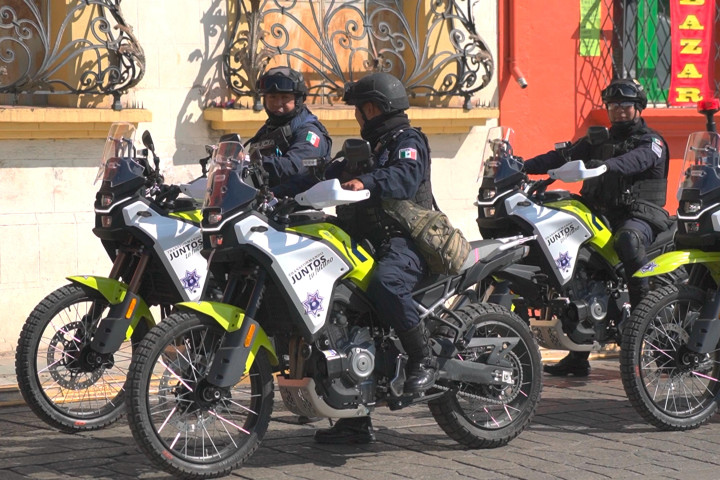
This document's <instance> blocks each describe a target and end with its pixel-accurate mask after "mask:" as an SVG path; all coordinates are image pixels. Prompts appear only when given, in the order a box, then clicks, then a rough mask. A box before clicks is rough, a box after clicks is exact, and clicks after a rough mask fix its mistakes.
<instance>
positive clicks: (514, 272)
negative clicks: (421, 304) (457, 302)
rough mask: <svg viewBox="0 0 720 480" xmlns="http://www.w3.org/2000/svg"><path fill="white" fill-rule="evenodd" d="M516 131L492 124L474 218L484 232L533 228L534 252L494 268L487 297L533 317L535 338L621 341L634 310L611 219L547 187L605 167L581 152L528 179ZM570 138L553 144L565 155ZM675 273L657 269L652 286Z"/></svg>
mask: <svg viewBox="0 0 720 480" xmlns="http://www.w3.org/2000/svg"><path fill="white" fill-rule="evenodd" d="M607 135H608V131H607V129H606V128H604V127H599V128H598V127H591V128H590V129H589V130H588V138H589V140H590V141H591V142H603V141H604V140H605V139H606V138H607ZM513 136H514V132H513V130H512V129H510V128H507V127H493V128H492V129H490V131H489V133H488V140H487V143H486V145H485V149H484V153H483V160H482V164H481V169H480V175H481V176H482V182H481V185H480V188H479V192H478V199H477V202H476V205H477V207H478V218H477V224H478V227H479V229H480V233H481V235H482V237H483V238H498V237H504V236H509V235H534V236H535V237H536V240H535V241H533V242H531V243H530V244H529V247H530V253H529V254H528V256H527V257H525V258H524V259H523V260H522V261H520V262H518V263H517V264H513V265H510V266H508V267H505V268H504V269H503V270H502V271H500V272H497V273H496V274H495V275H494V278H495V279H496V280H497V281H496V282H495V284H494V285H493V286H492V287H493V288H494V289H495V290H494V292H492V296H491V297H489V300H490V301H493V302H496V303H500V304H503V305H505V306H507V307H511V306H512V307H514V309H515V311H516V312H518V313H519V314H520V316H521V317H523V318H524V319H525V320H526V321H528V322H529V323H530V326H531V328H532V331H533V333H534V334H535V336H536V338H537V339H538V343H539V344H540V345H541V346H542V347H545V348H549V349H554V350H570V351H577V352H581V351H583V352H588V351H598V350H600V349H601V348H602V347H604V346H605V345H610V344H614V343H617V339H618V337H619V335H620V333H621V332H620V328H621V327H620V325H621V324H623V323H624V322H625V321H626V320H627V318H629V316H630V305H629V296H628V291H627V284H626V282H625V280H624V278H625V277H624V275H623V274H624V271H623V270H624V269H623V265H622V262H621V261H620V259H619V258H618V255H617V252H616V251H615V248H614V247H613V242H612V240H611V238H612V230H611V229H610V227H609V223H608V222H607V220H606V219H604V218H603V216H602V215H600V214H599V213H597V212H594V211H592V210H591V209H590V208H589V207H588V206H587V205H586V203H585V202H584V201H583V199H582V197H580V196H579V195H576V194H573V193H570V192H569V191H567V190H547V188H548V186H550V185H551V184H552V183H553V182H555V181H556V180H562V181H564V182H568V183H572V182H579V181H582V180H586V179H588V178H594V177H597V176H599V175H602V174H603V173H604V172H605V170H606V167H605V166H604V165H602V166H600V167H597V168H585V166H584V164H583V162H582V161H580V160H575V161H568V162H566V163H565V164H564V165H563V166H561V167H560V168H557V169H555V170H550V171H549V172H548V176H547V177H545V178H541V179H539V180H531V179H530V178H529V177H528V176H527V175H526V174H525V173H524V164H523V160H522V159H521V158H520V157H517V156H515V155H514V154H513V146H512V143H513V141H514V138H513ZM569 147H570V143H569V142H563V143H560V144H557V145H556V149H557V150H558V151H559V152H560V153H561V154H563V155H565V157H566V158H567V155H566V153H567V149H568V148H569ZM673 235H674V229H673V230H670V231H667V232H663V233H660V234H659V235H658V236H657V238H656V239H655V241H654V242H653V243H652V245H651V246H650V247H649V248H648V249H647V251H648V256H649V258H654V257H656V256H658V255H659V254H661V253H663V252H666V251H669V250H671V249H672V247H673V243H672V239H673ZM676 281H677V279H676V278H674V277H673V276H672V275H663V276H659V277H655V278H654V280H653V284H652V285H651V288H658V286H659V285H670V284H673V283H675V282H676Z"/></svg>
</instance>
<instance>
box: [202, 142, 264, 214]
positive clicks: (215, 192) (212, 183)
mask: <svg viewBox="0 0 720 480" xmlns="http://www.w3.org/2000/svg"><path fill="white" fill-rule="evenodd" d="M244 165H245V150H244V148H243V145H242V143H239V142H220V143H219V144H218V146H217V148H216V149H215V152H214V153H213V158H212V163H211V164H210V170H209V171H208V181H207V182H208V183H207V191H206V193H205V201H204V203H203V207H205V208H214V209H220V213H225V212H229V211H231V210H234V209H236V208H238V207H242V206H244V205H246V204H248V203H250V202H252V201H253V200H255V198H256V197H257V193H258V191H257V189H256V188H254V187H252V186H250V185H248V184H247V183H246V182H245V181H244V180H243V175H244V173H245V172H244V171H243V170H244V169H243V166H244Z"/></svg>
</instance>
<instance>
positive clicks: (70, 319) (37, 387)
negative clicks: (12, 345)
mask: <svg viewBox="0 0 720 480" xmlns="http://www.w3.org/2000/svg"><path fill="white" fill-rule="evenodd" d="M108 307H109V305H108V302H107V300H105V298H104V297H103V296H102V295H101V294H100V293H99V292H95V291H89V290H85V289H83V288H82V287H80V286H78V285H75V284H70V285H66V286H64V287H61V288H59V289H57V290H55V291H54V292H52V293H51V294H49V295H48V296H47V297H45V298H44V299H43V300H42V301H41V302H40V303H39V304H38V305H37V306H36V307H35V309H34V310H33V311H32V313H30V316H29V317H28V319H27V320H26V322H25V325H24V326H23V329H22V332H21V333H20V339H19V341H18V346H17V352H16V354H15V372H16V375H17V381H18V386H19V388H20V392H21V393H22V396H23V398H24V399H25V401H26V402H27V404H28V405H29V406H30V408H31V409H32V411H33V412H34V413H35V414H36V415H37V416H38V417H40V419H42V420H43V421H44V422H45V423H47V424H48V425H51V426H53V427H55V428H58V429H60V430H62V431H65V432H70V433H71V432H75V431H85V430H96V429H99V428H103V427H106V426H108V425H110V424H112V423H114V422H115V421H117V420H118V419H119V418H120V417H121V416H122V415H123V414H124V413H125V390H124V385H125V377H126V375H127V370H128V368H129V366H130V359H131V357H132V346H131V343H130V342H124V343H123V344H122V346H121V347H120V349H119V350H118V351H117V352H115V353H114V354H112V355H110V356H108V357H105V358H100V357H98V356H96V355H94V354H93V352H92V350H90V348H89V344H90V340H91V338H92V335H93V332H94V331H95V329H96V328H97V324H98V322H99V321H100V320H101V319H102V318H103V317H104V316H105V315H107V312H108Z"/></svg>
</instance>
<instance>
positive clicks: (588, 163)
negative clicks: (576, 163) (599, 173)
mask: <svg viewBox="0 0 720 480" xmlns="http://www.w3.org/2000/svg"><path fill="white" fill-rule="evenodd" d="M602 165H605V162H603V161H602V160H596V159H593V160H585V168H598V167H600V166H602Z"/></svg>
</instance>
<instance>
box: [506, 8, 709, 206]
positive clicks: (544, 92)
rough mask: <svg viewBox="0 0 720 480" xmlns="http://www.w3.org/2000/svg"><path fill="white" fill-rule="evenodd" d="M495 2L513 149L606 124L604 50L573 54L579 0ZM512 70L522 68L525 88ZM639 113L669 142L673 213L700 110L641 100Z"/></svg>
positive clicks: (529, 149)
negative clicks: (646, 105)
mask: <svg viewBox="0 0 720 480" xmlns="http://www.w3.org/2000/svg"><path fill="white" fill-rule="evenodd" d="M499 2H500V3H499V12H498V13H499V16H498V34H499V49H498V52H499V53H498V57H499V58H498V60H499V61H498V82H499V99H500V124H501V125H504V126H509V127H512V128H513V129H514V130H515V146H514V147H515V148H514V150H515V153H516V154H517V155H520V156H522V157H525V158H529V157H532V156H534V155H537V154H540V153H544V152H547V151H548V150H551V149H552V148H553V144H554V143H555V142H560V141H566V140H574V139H577V138H579V137H580V136H582V135H584V133H585V131H586V129H587V127H588V126H589V125H598V124H605V125H608V121H607V114H606V112H605V110H604V109H603V106H602V102H601V99H600V89H601V88H602V87H604V86H605V85H606V84H607V83H608V82H609V81H610V80H611V79H612V76H611V75H612V73H611V66H610V63H609V60H608V59H607V52H603V53H601V56H599V57H580V56H579V55H578V50H579V48H578V43H579V19H580V11H579V4H580V2H578V1H575V2H568V1H567V0H543V1H542V2H522V7H521V8H519V4H520V3H521V2H519V1H516V0H499ZM601 3H602V4H603V8H604V4H605V2H601ZM513 4H515V5H513ZM513 6H514V9H513ZM606 16H607V15H606V14H602V15H601V17H606ZM602 29H603V31H604V32H605V34H606V35H609V33H610V32H612V27H611V26H610V25H608V24H606V25H603V26H602ZM513 72H515V74H522V76H523V77H524V78H525V80H526V81H527V87H526V88H521V87H520V85H519V84H518V82H517V81H516V76H517V75H513ZM643 117H644V118H645V119H646V121H647V122H648V125H649V126H650V127H652V128H654V129H656V130H658V131H659V132H660V133H661V134H662V135H663V137H664V138H665V140H666V141H667V143H668V146H669V147H670V156H671V161H670V173H669V178H668V202H667V205H666V208H667V210H668V211H669V212H670V213H671V214H675V212H676V210H677V200H676V199H675V196H676V189H677V186H678V176H679V171H680V167H681V163H682V157H683V154H684V151H685V144H686V142H687V137H688V135H689V134H690V133H691V132H693V131H696V130H704V128H705V121H704V117H703V116H701V115H700V114H698V113H697V112H696V111H695V109H692V108H672V109H668V108H659V109H654V108H648V109H646V110H645V111H644V112H643ZM564 187H565V188H570V189H571V190H573V191H577V190H578V189H579V185H573V186H568V185H566V186H564ZM558 188H563V187H558Z"/></svg>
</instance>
